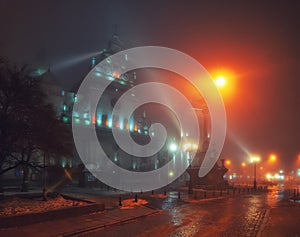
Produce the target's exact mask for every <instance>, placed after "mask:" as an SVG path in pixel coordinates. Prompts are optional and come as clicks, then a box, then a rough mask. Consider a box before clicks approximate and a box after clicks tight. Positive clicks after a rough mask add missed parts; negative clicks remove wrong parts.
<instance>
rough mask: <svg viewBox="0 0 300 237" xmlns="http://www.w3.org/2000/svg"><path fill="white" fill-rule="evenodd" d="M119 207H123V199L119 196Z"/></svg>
mask: <svg viewBox="0 0 300 237" xmlns="http://www.w3.org/2000/svg"><path fill="white" fill-rule="evenodd" d="M119 206H120V207H121V206H122V197H121V196H119Z"/></svg>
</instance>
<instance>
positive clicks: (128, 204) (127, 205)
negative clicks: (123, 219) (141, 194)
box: [120, 198, 148, 209]
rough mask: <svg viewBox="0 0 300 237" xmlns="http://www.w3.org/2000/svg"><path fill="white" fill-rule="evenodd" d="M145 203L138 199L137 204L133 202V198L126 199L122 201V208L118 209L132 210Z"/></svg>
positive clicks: (145, 202)
mask: <svg viewBox="0 0 300 237" xmlns="http://www.w3.org/2000/svg"><path fill="white" fill-rule="evenodd" d="M147 203H148V202H147V201H146V200H143V199H138V200H137V202H135V201H134V198H132V199H127V200H124V201H122V206H121V207H120V209H133V208H134V207H136V206H142V205H145V204H147Z"/></svg>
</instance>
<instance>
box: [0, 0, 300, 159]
mask: <svg viewBox="0 0 300 237" xmlns="http://www.w3.org/2000/svg"><path fill="white" fill-rule="evenodd" d="M299 12H300V4H299V3H297V1H247V2H246V1H164V2H163V3H162V2H161V1H127V2H126V3H125V1H70V0H69V1H38V0H28V1H21V0H20V1H15V0H2V1H1V2H0V29H1V37H0V53H1V55H2V56H3V57H5V58H8V59H10V60H11V61H12V62H18V63H27V64H30V65H39V64H44V65H54V64H55V63H56V62H59V61H62V60H64V59H67V58H72V57H75V56H78V55H82V54H85V53H91V52H97V51H99V50H101V49H103V48H104V47H106V45H107V42H108V40H109V39H110V37H111V36H112V34H113V33H114V25H117V26H118V33H119V36H120V38H121V39H122V41H123V42H124V44H125V45H126V46H127V47H134V46H144V45H158V46H166V47H170V48H174V49H177V50H180V51H183V52H185V53H187V54H189V55H190V56H192V57H194V58H196V59H197V60H198V61H199V62H200V63H201V64H202V65H203V66H205V67H206V68H207V69H208V71H210V70H214V69H215V68H218V67H224V68H228V69H230V70H232V71H234V72H235V73H236V75H237V79H236V90H235V92H234V95H233V96H232V99H231V100H230V101H225V106H226V110H227V117H228V133H227V134H228V136H227V141H226V144H225V147H224V151H223V156H224V157H225V158H226V157H228V158H232V159H235V160H236V161H243V160H245V159H246V154H245V152H244V151H243V149H241V147H243V148H244V149H247V150H248V151H249V152H251V153H256V154H261V155H262V157H263V158H266V155H268V154H269V153H270V152H277V153H278V155H279V158H280V159H282V160H285V164H286V165H289V164H292V162H293V160H294V159H296V156H297V154H298V153H300V139H299V137H300V125H299V124H300V112H299V109H300V106H299V105H300V57H299V53H300V50H299V48H300V47H299V42H300V34H299V29H300V17H299ZM70 72H71V73H69V74H68V76H61V75H57V77H58V80H59V81H60V82H61V84H62V85H63V86H65V87H68V86H70V85H71V84H72V83H74V82H76V81H78V80H80V78H81V77H82V76H84V74H85V73H86V72H85V69H82V67H80V65H77V66H76V67H74V68H72V69H71V70H70Z"/></svg>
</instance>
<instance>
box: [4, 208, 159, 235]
mask: <svg viewBox="0 0 300 237" xmlns="http://www.w3.org/2000/svg"><path fill="white" fill-rule="evenodd" d="M158 212H160V211H159V210H153V209H151V208H148V207H144V206H139V207H134V208H133V209H125V210H120V209H114V210H110V211H104V212H101V213H92V214H89V215H83V216H80V217H75V218H65V219H60V220H53V221H46V222H43V223H37V224H33V225H29V226H22V227H15V228H8V229H1V230H0V232H1V236H24V237H26V236H28V237H31V236H33V237H34V236H38V237H43V236H45V237H49V236H73V235H78V234H80V233H82V232H86V231H92V230H96V229H100V228H104V227H107V226H110V225H114V224H117V223H124V222H127V221H131V220H134V219H137V218H140V217H144V216H148V215H152V214H155V213H158Z"/></svg>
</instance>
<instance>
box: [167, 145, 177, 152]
mask: <svg viewBox="0 0 300 237" xmlns="http://www.w3.org/2000/svg"><path fill="white" fill-rule="evenodd" d="M169 149H170V151H173V152H175V151H177V145H176V144H175V143H171V144H170V147H169Z"/></svg>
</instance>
